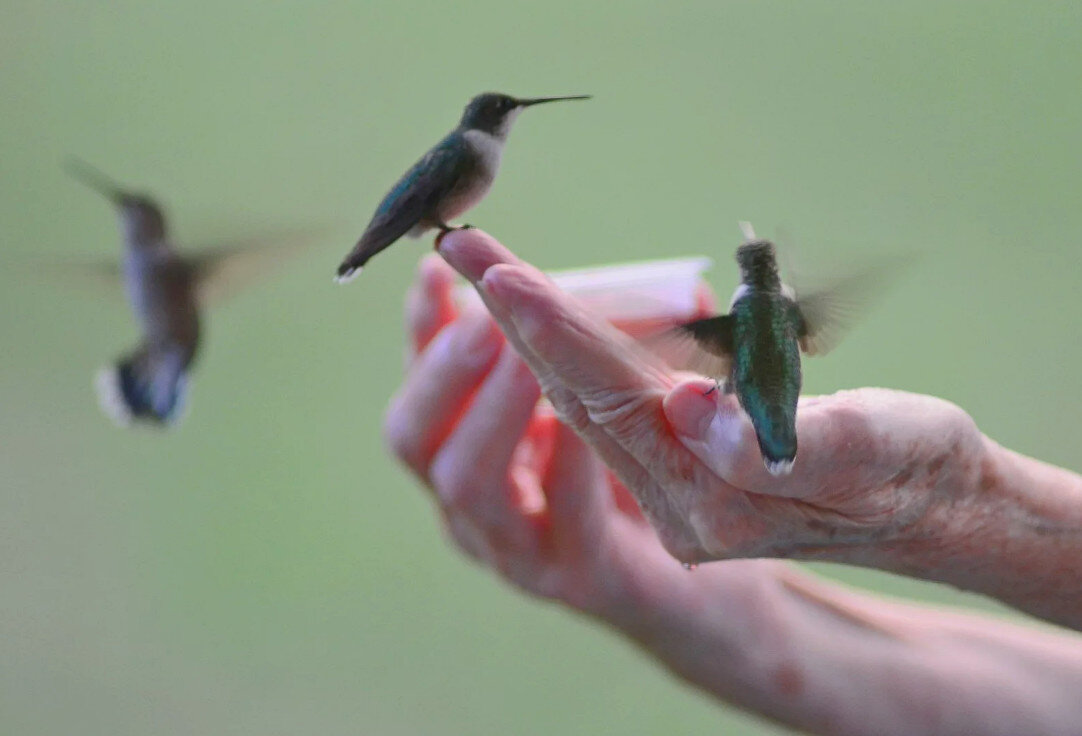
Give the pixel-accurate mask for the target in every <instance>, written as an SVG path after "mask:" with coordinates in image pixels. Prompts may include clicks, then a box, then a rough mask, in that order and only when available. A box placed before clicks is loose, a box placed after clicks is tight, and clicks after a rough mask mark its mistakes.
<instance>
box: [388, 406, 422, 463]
mask: <svg viewBox="0 0 1082 736" xmlns="http://www.w3.org/2000/svg"><path fill="white" fill-rule="evenodd" d="M383 442H384V444H385V445H386V446H387V447H388V448H389V449H390V450H391V452H392V453H394V455H395V457H397V458H398V459H399V460H400V461H402V462H403V463H405V464H406V465H409V466H410V467H413V468H416V467H417V464H418V463H419V462H420V460H421V457H420V455H421V448H420V446H419V445H418V442H417V432H416V431H414V429H413V427H412V423H411V422H410V421H409V420H408V419H407V418H406V417H404V416H403V414H402V411H401V409H399V408H398V407H397V406H395V405H394V404H392V407H391V408H390V410H388V412H387V414H386V415H385V416H384V418H383Z"/></svg>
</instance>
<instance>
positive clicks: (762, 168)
mask: <svg viewBox="0 0 1082 736" xmlns="http://www.w3.org/2000/svg"><path fill="white" fill-rule="evenodd" d="M0 16H2V17H3V22H2V23H0V65H2V69H3V71H2V73H0V105H2V113H0V147H2V157H0V167H2V174H0V248H2V263H3V267H2V268H0V299H2V300H3V302H2V313H0V346H2V347H0V354H2V356H3V357H2V359H0V730H2V731H3V732H4V733H10V734H57V733H75V732H77V733H81V734H148V733H153V734H211V733H213V734H298V733H320V734H353V733H366V734H415V733H440V734H479V733H515V734H551V733H563V734H579V733H581V734H593V733H616V732H619V733H622V734H654V733H662V732H664V733H721V732H724V733H732V734H766V733H781V732H782V731H779V730H778V729H777V728H775V727H774V726H770V725H767V724H765V723H763V722H761V721H759V720H757V719H755V718H752V717H750V716H747V715H744V714H741V713H739V712H737V711H735V710H733V709H731V708H725V707H722V706H719V705H717V704H715V703H713V702H711V701H710V700H708V699H707V698H705V697H703V696H701V695H699V694H698V693H697V692H695V691H693V690H691V689H689V688H687V687H686V686H684V685H682V684H680V683H677V682H675V681H674V680H672V679H670V677H669V676H668V675H666V674H665V673H663V672H662V671H661V670H660V669H659V668H657V667H656V666H655V665H654V664H653V663H652V662H650V661H648V660H647V659H645V658H644V657H643V656H641V655H640V654H639V653H638V652H637V651H636V650H634V649H633V648H632V647H631V646H629V645H628V644H627V643H625V642H624V641H622V640H620V639H618V638H617V637H615V636H613V635H610V634H609V633H607V632H605V631H604V630H602V629H601V628H599V627H597V626H595V625H593V624H591V623H589V622H585V621H583V620H581V619H578V618H576V617H574V616H573V615H571V614H569V613H567V612H565V611H563V610H562V609H558V608H556V607H553V606H549V605H543V604H538V603H537V602H535V601H532V600H527V599H525V598H523V597H520V596H519V595H518V594H516V593H515V592H514V591H512V590H510V589H509V588H507V587H505V586H504V585H502V584H501V583H500V582H498V581H497V580H495V579H494V578H493V577H492V576H491V575H489V574H487V573H486V572H484V571H481V570H478V569H476V568H474V567H472V566H471V565H470V564H468V563H467V562H465V561H464V559H463V558H461V557H459V556H458V555H457V554H455V553H454V552H453V551H452V550H451V549H450V548H449V547H448V546H447V545H446V544H445V542H444V540H443V539H442V538H441V535H440V532H439V530H438V527H437V524H436V523H435V520H434V515H433V513H432V510H431V508H430V506H429V503H428V501H427V499H426V497H425V496H424V494H423V493H422V492H421V491H419V489H418V488H417V487H416V485H415V483H414V482H413V481H412V480H411V478H410V477H408V476H407V475H406V474H405V473H404V472H403V471H402V470H401V469H400V468H399V467H397V466H396V465H395V463H394V462H393V461H392V460H391V459H390V458H389V457H388V454H387V453H386V452H385V450H384V448H383V446H382V444H381V440H380V433H379V424H380V418H381V414H382V411H383V408H384V406H385V404H386V401H387V399H388V397H389V396H390V394H391V392H392V391H393V390H394V388H395V386H396V384H397V383H398V381H399V378H400V375H401V358H402V353H403V334H402V331H401V327H400V324H401V312H400V304H401V300H402V296H403V293H404V291H405V288H406V286H407V284H408V282H409V281H410V279H411V275H412V270H413V268H414V266H415V263H416V261H417V259H418V258H419V256H420V255H421V254H422V253H423V252H425V251H426V250H427V248H428V247H429V245H428V244H427V243H417V242H405V243H402V244H400V245H399V246H397V247H395V248H393V249H391V250H390V251H388V252H386V253H385V254H383V255H381V256H380V257H379V258H378V260H376V261H375V262H374V263H373V268H372V269H370V271H371V272H370V273H369V272H366V273H365V274H364V276H363V277H362V278H361V279H359V280H358V281H356V282H354V283H353V284H352V285H351V286H350V287H349V288H345V289H343V288H334V287H333V285H332V283H331V274H332V271H333V269H334V266H335V265H336V264H337V262H338V259H339V258H340V256H341V255H342V254H343V253H344V252H345V251H346V249H347V248H348V247H349V246H350V245H351V244H352V242H353V239H354V238H355V237H356V235H357V234H358V233H359V232H360V230H361V229H362V228H363V226H364V224H365V223H366V221H367V218H368V216H369V214H370V213H371V211H372V209H373V208H374V206H375V204H376V202H377V201H378V199H379V198H380V196H382V194H383V193H384V191H385V190H386V189H387V188H388V187H389V186H390V184H391V183H392V182H393V180H394V179H395V178H396V177H397V175H398V174H400V173H401V172H402V171H403V170H404V169H405V167H406V166H408V165H409V164H410V163H412V162H413V161H414V160H415V158H416V157H417V156H419V155H420V154H421V153H422V152H423V151H424V150H425V149H426V148H427V147H428V146H429V145H430V144H431V143H433V142H435V140H436V139H437V138H438V137H440V136H441V135H442V134H443V133H444V132H445V131H446V130H448V129H449V128H450V127H452V126H453V124H454V123H455V122H456V120H457V117H458V115H459V112H460V109H461V107H462V105H463V104H464V103H465V101H466V100H467V99H468V98H469V97H470V96H471V95H473V94H474V93H476V92H479V91H482V90H486V89H498V90H505V91H509V92H512V93H515V94H521V95H547V94H573V93H593V94H595V95H596V98H595V99H594V100H593V101H591V102H588V103H581V104H576V105H574V106H572V105H566V106H552V107H546V108H539V109H537V110H536V111H531V112H529V113H527V114H526V115H524V116H523V117H522V118H521V119H520V120H519V122H518V125H517V127H516V129H515V131H514V133H513V135H512V137H511V141H510V146H509V150H508V155H507V156H506V158H505V160H504V169H503V172H502V174H501V178H500V181H499V183H498V185H497V186H496V188H495V189H494V192H493V194H492V196H490V197H489V198H488V199H487V200H486V201H485V202H484V203H483V204H482V205H481V206H480V207H479V208H478V209H477V210H476V211H475V212H474V213H472V214H471V217H470V220H471V221H472V222H474V223H476V224H478V225H481V226H483V227H485V228H486V229H487V230H489V231H490V232H492V233H494V234H495V235H497V236H498V237H500V238H502V239H503V240H504V242H506V243H507V244H509V245H510V246H511V247H513V248H514V249H516V250H517V252H519V253H520V254H521V255H522V256H524V257H525V258H527V259H529V260H531V261H533V262H535V263H537V264H539V265H541V266H543V267H547V268H556V267H568V266H576V265H586V264H588V263H603V262H611V261H617V260H622V259H629V258H653V257H664V256H670V255H682V254H693V253H705V254H710V255H714V256H716V257H717V259H718V265H717V267H716V268H715V270H714V272H713V273H712V276H711V279H712V281H713V283H715V284H716V285H717V286H718V288H719V290H722V291H724V292H726V293H728V291H729V289H731V288H732V285H733V284H734V279H735V268H734V266H733V264H732V263H731V253H732V250H733V248H734V247H735V246H736V245H737V244H738V242H739V233H738V231H737V229H736V225H735V224H736V221H737V220H738V219H749V220H751V221H752V222H753V223H755V224H756V226H757V227H758V228H759V230H760V232H762V233H768V234H769V233H773V232H775V228H777V227H784V228H785V229H786V230H788V231H789V232H791V233H794V235H795V237H796V239H797V240H798V241H799V243H800V245H801V259H802V261H809V260H810V261H812V262H814V261H816V260H818V259H829V258H830V257H834V258H835V259H837V258H839V257H843V256H844V254H852V253H860V254H874V253H876V252H878V251H881V250H890V251H898V250H919V251H922V252H924V253H925V257H924V258H923V259H922V260H921V261H920V262H919V264H918V265H917V267H916V268H914V269H913V270H911V271H910V272H909V274H908V275H907V276H906V277H905V278H904V279H903V280H901V281H900V282H899V284H898V285H897V287H896V288H895V289H893V290H892V291H890V292H889V293H888V294H887V295H885V297H884V299H883V301H882V303H881V304H880V306H879V307H878V308H876V309H875V311H874V312H873V313H872V314H870V315H868V317H867V319H866V320H865V321H864V322H863V323H862V324H861V325H860V326H859V327H858V328H857V329H856V330H855V331H854V332H853V333H852V335H851V336H850V338H849V339H848V340H847V341H846V342H845V343H843V345H842V347H841V348H840V349H839V350H837V352H836V353H834V354H833V355H831V356H829V357H828V358H825V359H822V360H816V361H811V362H809V363H808V364H807V366H806V373H807V378H806V389H807V390H808V391H809V392H829V391H833V390H836V389H840V388H846V387H854V386H863V385H880V386H889V387H895V388H900V389H908V390H912V391H920V392H928V393H932V394H936V395H939V396H943V397H946V398H948V399H950V400H953V401H955V402H957V403H959V404H960V405H962V406H963V407H965V408H966V409H967V410H969V411H970V412H971V413H972V414H973V416H974V417H975V418H976V419H977V421H978V422H979V424H980V426H981V427H982V428H983V429H984V430H985V431H986V432H987V433H988V434H989V435H990V436H992V437H993V438H995V439H997V440H999V441H1000V442H1002V443H1003V444H1005V445H1008V446H1010V447H1013V448H1015V449H1017V450H1019V451H1022V452H1025V453H1029V454H1032V455H1036V456H1038V457H1041V458H1043V459H1046V460H1048V461H1051V462H1054V463H1060V464H1064V465H1067V466H1069V467H1073V468H1079V469H1082V461H1080V460H1079V458H1078V454H1077V449H1078V437H1077V432H1076V431H1075V425H1076V422H1077V415H1078V407H1079V406H1080V405H1082V387H1080V384H1079V381H1078V377H1077V372H1076V371H1077V366H1078V365H1080V364H1082V343H1080V341H1079V339H1078V326H1079V320H1080V318H1079V314H1078V307H1077V304H1078V298H1079V297H1078V295H1079V291H1080V289H1082V275H1080V266H1082V251H1080V249H1079V240H1080V237H1082V207H1080V206H1079V185H1078V181H1079V172H1080V171H1082V144H1080V143H1079V131H1080V130H1082V96H1080V95H1079V87H1078V83H1079V79H1080V76H1079V74H1080V72H1082V44H1079V43H1078V39H1079V38H1082V6H1080V5H1078V4H1071V3H1053V2H1046V3H1016V2H987V1H985V2H947V3H944V2H939V1H938V0H929V1H927V2H923V1H922V2H916V1H913V2H899V3H864V2H818V3H796V2H718V1H717V0H704V1H703V2H664V3H662V2H651V3H646V2H620V3H612V2H607V3H600V2H598V3H590V2H581V1H579V0H576V1H563V0H559V1H556V0H553V1H550V2H543V3H506V2H499V1H498V0H487V1H483V2H464V3H454V4H450V3H436V2H420V1H418V0H398V1H397V2H388V3H365V2H353V3H351V2H315V3H308V2H303V3H302V2H280V3H264V2H255V1H252V2H225V3H223V2H218V1H215V2H206V1H200V2H184V3H170V4H166V3H146V2H136V1H132V2H102V3H82V2H53V1H47V0H33V1H30V0H17V1H14V2H13V1H12V0H4V1H3V2H0ZM69 153H75V154H79V155H81V156H83V157H85V158H87V159H89V160H90V161H92V162H94V163H95V164H97V165H98V166H100V167H102V168H103V169H104V170H106V171H107V172H109V173H111V174H112V175H113V176H115V177H116V178H118V179H119V180H121V181H123V182H127V183H130V184H132V185H134V186H138V187H142V188H145V189H147V190H149V191H151V192H154V193H155V194H157V195H158V196H159V197H160V198H161V199H162V200H163V201H164V202H165V204H166V205H167V208H168V213H169V214H170V215H171V216H172V224H173V232H174V235H175V236H176V240H177V241H178V242H179V243H180V244H181V245H186V246H193V245H195V244H199V243H206V242H212V241H214V240H215V239H220V238H233V237H238V236H241V237H243V236H244V235H246V234H249V233H251V232H266V231H268V230H274V229H275V228H294V227H305V226H308V225H311V224H320V225H328V226H329V227H331V232H330V234H329V235H327V236H326V237H325V238H322V239H321V241H320V243H319V244H318V245H317V246H315V247H314V248H312V249H311V250H309V251H308V252H307V253H306V254H305V255H304V256H303V257H300V258H297V259H295V260H293V261H291V262H290V263H288V264H287V265H286V267H284V268H282V269H281V270H280V271H279V272H278V274H277V276H276V277H274V278H272V279H269V280H268V281H266V282H265V283H263V284H261V285H260V286H259V287H258V288H254V289H252V290H250V291H249V292H247V293H245V294H243V295H241V296H239V297H238V298H236V299H235V300H234V301H233V302H231V303H230V304H228V305H227V306H226V307H224V308H222V309H220V310H219V311H217V312H215V313H214V314H212V315H211V317H210V320H209V325H208V330H207V332H208V342H207V345H206V350H205V352H204V354H203V356H202V360H201V362H200V364H199V365H198V368H197V373H196V377H195V381H194V387H193V392H192V402H191V412H190V414H189V416H188V417H187V419H186V420H185V421H184V422H183V424H182V425H181V426H179V427H178V428H177V429H176V431H173V432H170V433H168V434H162V433H156V432H138V431H122V430H117V429H114V428H113V427H112V426H111V425H110V424H109V423H108V422H107V420H106V419H105V418H104V417H103V416H102V415H101V414H100V413H99V412H98V409H97V407H96V405H95V400H94V397H93V393H92V390H91V376H92V373H93V371H94V369H95V368H96V367H97V366H98V365H100V364H103V363H105V362H106V361H108V360H111V359H112V358H113V357H114V356H115V355H116V354H118V353H119V352H120V351H122V350H123V349H125V348H127V347H128V345H129V344H130V343H131V342H132V341H133V340H134V329H133V325H132V323H131V320H130V317H129V316H128V314H127V312H126V310H125V308H124V306H123V304H122V302H121V300H120V298H119V295H115V296H112V297H110V296H104V295H101V294H98V293H95V291H94V290H93V289H90V288H84V285H83V284H81V283H78V282H76V281H73V280H70V279H68V280H65V279H59V278H54V274H53V273H52V272H51V271H50V270H49V269H47V268H40V269H39V268H37V267H35V266H34V264H35V262H36V261H37V260H41V261H42V262H45V263H48V262H53V263H55V262H56V261H62V260H63V259H64V258H65V257H69V258H79V259H85V258H90V257H97V256H102V257H110V256H114V255H115V254H117V252H118V237H117V232H116V226H115V222H114V219H113V217H112V213H111V212H110V211H109V208H108V206H107V205H106V204H105V203H104V202H103V201H101V200H99V199H98V198H96V197H95V196H93V195H92V194H91V193H89V192H88V191H86V190H84V189H83V188H81V187H80V186H78V185H77V184H75V183H74V182H72V181H71V180H70V179H68V178H66V177H65V176H64V175H63V173H62V172H61V170H60V168H59V163H60V161H61V159H62V158H63V156H64V155H65V154H69ZM819 570H820V571H821V572H822V573H823V574H824V575H829V576H832V577H836V578H840V579H844V580H847V581H850V582H853V583H855V584H859V585H862V586H866V587H868V588H871V589H875V590H880V591H886V592H889V593H891V594H895V595H902V596H906V597H909V598H918V599H924V600H930V601H936V602H941V603H943V604H951V605H960V606H971V607H977V608H981V609H985V610H989V611H993V613H994V615H1013V614H1010V613H1007V612H1002V611H999V610H997V609H994V608H993V607H992V606H991V605H990V604H988V603H986V602H984V601H981V600H978V599H975V598H970V597H967V596H962V595H960V594H957V593H954V592H953V591H950V590H947V589H945V588H943V587H938V586H932V585H925V584H921V583H916V582H913V581H909V580H904V579H900V578H895V577H890V576H887V575H882V574H878V573H873V572H867V571H859V570H851V569H844V568H837V567H829V566H822V567H820V568H819Z"/></svg>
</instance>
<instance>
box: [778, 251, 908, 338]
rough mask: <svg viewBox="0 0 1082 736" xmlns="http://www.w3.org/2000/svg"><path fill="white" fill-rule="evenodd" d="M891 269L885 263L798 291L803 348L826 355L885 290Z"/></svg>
mask: <svg viewBox="0 0 1082 736" xmlns="http://www.w3.org/2000/svg"><path fill="white" fill-rule="evenodd" d="M891 270H892V269H890V268H888V267H887V266H885V265H879V266H876V267H873V268H867V269H865V270H862V271H859V272H857V273H854V274H852V275H850V276H846V277H844V278H841V279H837V280H836V281H834V282H833V283H830V284H828V285H826V286H823V287H820V288H818V289H816V290H814V291H812V292H810V293H804V294H801V293H798V294H797V295H796V300H795V301H794V303H793V310H794V315H793V316H794V319H795V321H796V324H797V337H798V338H799V340H800V349H801V350H803V351H804V352H805V353H807V354H808V355H825V354H826V353H828V352H830V351H831V350H833V349H834V348H835V347H837V345H838V343H839V342H840V341H841V339H842V337H843V336H844V335H845V332H846V331H847V330H848V329H849V328H850V327H852V326H853V324H854V323H855V322H856V321H857V318H858V317H860V315H861V314H863V313H864V312H865V311H867V310H868V308H869V307H870V306H871V304H872V302H873V301H874V300H875V298H876V297H877V296H878V295H879V294H882V293H883V290H884V289H885V288H886V286H887V282H888V281H889V280H890V277H891V273H890V271H891Z"/></svg>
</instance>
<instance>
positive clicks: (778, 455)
mask: <svg viewBox="0 0 1082 736" xmlns="http://www.w3.org/2000/svg"><path fill="white" fill-rule="evenodd" d="M776 419H777V420H778V421H773V422H768V423H767V425H766V426H756V428H755V435H756V437H757V438H758V440H759V452H760V453H762V456H763V465H765V466H766V469H767V472H769V473H770V474H771V475H789V473H791V472H792V471H793V463H794V462H796V426H795V422H793V421H792V420H787V418H785V417H780V416H779V417H776Z"/></svg>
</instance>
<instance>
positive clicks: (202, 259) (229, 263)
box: [183, 230, 321, 307]
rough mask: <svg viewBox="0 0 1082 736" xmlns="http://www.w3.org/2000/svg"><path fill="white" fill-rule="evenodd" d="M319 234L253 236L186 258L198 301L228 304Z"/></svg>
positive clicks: (302, 232) (207, 248)
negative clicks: (228, 301)
mask: <svg viewBox="0 0 1082 736" xmlns="http://www.w3.org/2000/svg"><path fill="white" fill-rule="evenodd" d="M320 233H321V231H316V230H304V231H289V232H284V233H277V234H274V235H265V236H261V237H253V238H249V239H245V240H240V241H235V242H230V243H219V244H217V245H214V246H208V247H205V248H202V249H200V250H197V251H195V252H194V253H191V254H188V255H186V256H184V257H183V259H184V262H185V263H186V264H187V265H188V268H189V269H190V271H191V274H192V277H193V281H194V283H195V288H196V298H197V299H198V301H199V303H200V304H201V305H203V306H208V307H211V306H216V305H218V304H221V303H222V302H224V301H227V300H228V299H229V298H231V297H233V296H235V295H236V294H238V293H239V292H241V291H243V290H244V289H245V288H246V287H248V286H251V285H252V284H253V283H255V282H257V281H259V280H260V279H261V278H264V277H266V276H268V275H269V274H270V273H271V272H272V271H273V270H274V269H275V268H276V267H278V266H280V265H281V264H282V263H283V262H284V261H286V260H287V259H289V258H290V257H293V256H295V255H297V254H298V253H299V252H300V251H302V250H304V249H305V248H307V247H310V246H311V245H312V244H313V242H315V240H316V239H317V235H318V234H320Z"/></svg>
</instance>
